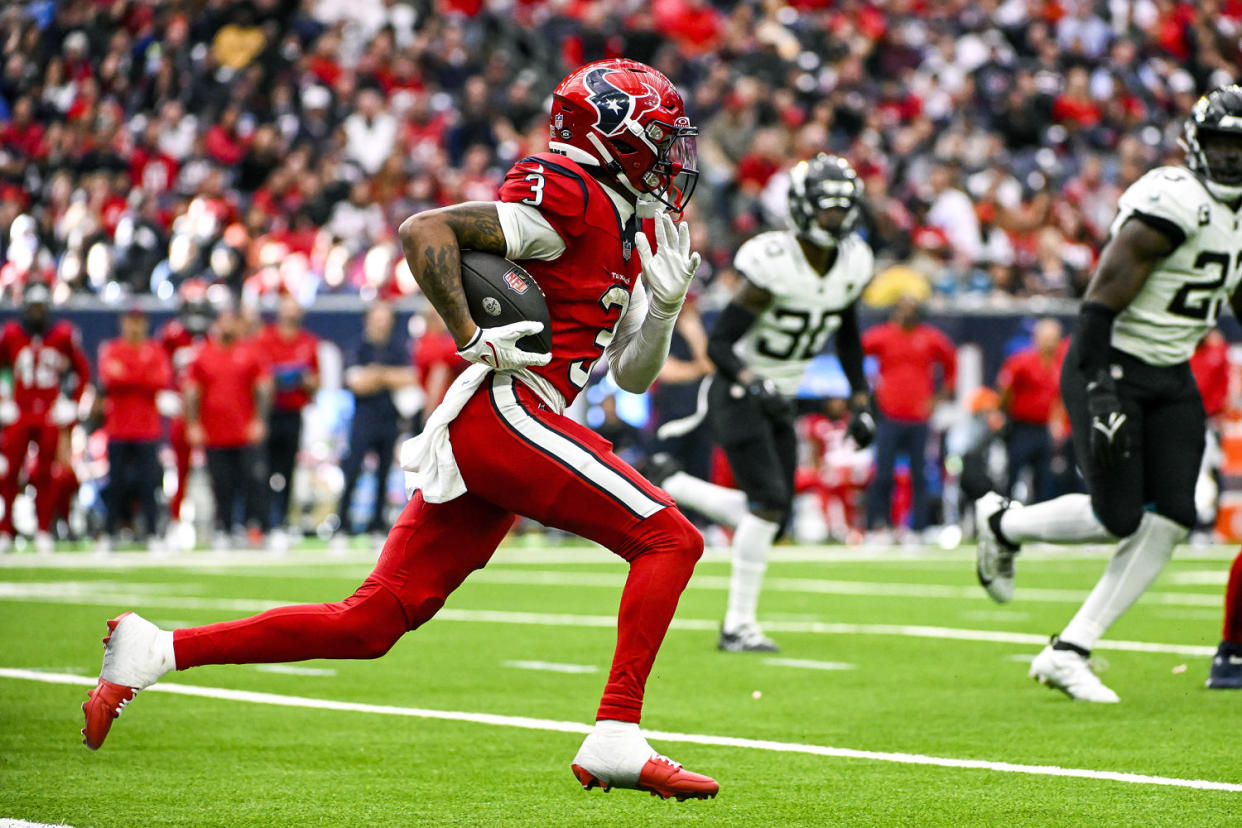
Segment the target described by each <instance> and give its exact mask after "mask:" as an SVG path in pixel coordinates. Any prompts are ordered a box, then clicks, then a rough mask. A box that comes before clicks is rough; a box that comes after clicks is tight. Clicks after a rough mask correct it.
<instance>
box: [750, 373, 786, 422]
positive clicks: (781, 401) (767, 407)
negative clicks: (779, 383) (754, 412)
mask: <svg viewBox="0 0 1242 828" xmlns="http://www.w3.org/2000/svg"><path fill="white" fill-rule="evenodd" d="M746 394H747V396H749V397H750V398H751V399H752V400H754V401H755V402H756V403H757V404H758V406H759V410H760V411H762V412H763V413H764V414H767V415H768V416H769V417H772V418H773V419H780V418H784V417H791V416H793V403H791V402H790V401H789V400H788V399H786V397H785V395H784V394H782V393H781V392H780V391H778V390H777V388H776V383H774V382H772V380H770V379H763V378H762V377H756V378H755V379H753V380H751V381H750V383H749V384H748V385H747V386H746Z"/></svg>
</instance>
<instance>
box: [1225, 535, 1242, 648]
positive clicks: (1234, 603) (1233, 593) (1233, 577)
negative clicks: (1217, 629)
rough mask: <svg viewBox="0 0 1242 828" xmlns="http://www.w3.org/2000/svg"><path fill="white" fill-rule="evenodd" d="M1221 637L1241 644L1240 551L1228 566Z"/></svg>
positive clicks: (1241, 560) (1241, 565)
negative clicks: (1231, 564)
mask: <svg viewBox="0 0 1242 828" xmlns="http://www.w3.org/2000/svg"><path fill="white" fill-rule="evenodd" d="M1221 638H1223V639H1225V640H1226V641H1228V642H1229V643H1231V644H1242V552H1239V553H1238V556H1237V557H1236V558H1234V559H1233V566H1232V567H1230V568H1229V583H1228V584H1227V585H1226V586H1225V624H1224V629H1223V630H1222V631H1221Z"/></svg>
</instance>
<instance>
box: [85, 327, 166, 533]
mask: <svg viewBox="0 0 1242 828" xmlns="http://www.w3.org/2000/svg"><path fill="white" fill-rule="evenodd" d="M171 382H172V365H171V363H170V362H169V359H168V354H167V353H166V352H165V350H164V349H163V348H162V347H161V346H160V343H158V342H155V341H153V340H151V339H149V338H148V337H147V317H146V314H145V313H144V312H143V311H142V308H140V307H138V306H137V305H135V306H134V307H132V308H130V309H129V310H128V311H126V312H125V313H124V314H122V315H121V336H120V337H119V338H117V339H110V340H108V341H107V342H105V343H103V345H101V346H100V348H99V389H100V393H101V396H102V398H103V411H104V431H105V432H106V433H107V435H108V488H107V491H106V492H105V493H104V502H105V508H106V510H107V520H106V523H105V532H106V537H107V539H108V541H109V542H111V541H115V539H116V537H117V533H118V531H119V529H120V527H121V524H122V523H124V522H132V519H133V517H134V509H133V506H134V504H135V503H137V504H138V507H139V513H141V515H142V519H143V524H142V534H143V535H145V536H146V537H147V538H148V540H149V542H150V543H152V544H154V543H156V540H155V538H156V533H157V532H158V531H159V515H158V513H157V506H156V500H155V492H156V489H157V488H159V486H160V483H161V476H162V475H161V466H160V458H159V439H160V434H161V432H162V430H163V429H162V424H161V423H160V412H159V410H158V408H157V406H156V403H155V400H156V397H157V396H158V395H159V393H160V392H161V391H163V390H165V389H167V388H168V386H169V384H170V383H171ZM135 529H137V526H136V525H135ZM135 534H138V533H137V532H135Z"/></svg>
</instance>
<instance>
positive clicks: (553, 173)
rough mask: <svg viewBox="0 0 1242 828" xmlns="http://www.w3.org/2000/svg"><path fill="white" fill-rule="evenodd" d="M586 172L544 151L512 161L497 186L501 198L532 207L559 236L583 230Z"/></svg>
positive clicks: (585, 203)
mask: <svg viewBox="0 0 1242 828" xmlns="http://www.w3.org/2000/svg"><path fill="white" fill-rule="evenodd" d="M586 179H587V174H586V173H585V172H583V171H582V170H581V168H579V167H578V166H577V165H576V164H574V163H573V162H572V161H570V160H569V159H567V158H564V157H562V156H559V155H552V154H550V153H544V154H541V155H532V156H528V157H526V158H523V159H522V160H521V161H518V162H517V163H516V164H514V165H513V166H512V167H511V168H510V169H509V172H508V173H507V174H506V175H505V180H504V183H503V184H502V185H501V186H500V200H501V201H506V202H509V203H512V204H525V205H527V206H529V207H534V208H535V209H537V210H538V211H539V212H540V213H542V214H543V216H544V218H546V219H547V220H548V222H549V223H550V224H551V225H552V227H553V229H555V230H556V231H557V232H558V233H560V234H561V235H562V236H565V235H569V236H576V235H578V234H579V233H581V232H582V230H583V228H584V226H585V223H584V217H585V216H586V214H587V204H588V202H589V201H590V197H591V190H590V187H589V185H588V183H587V180H586Z"/></svg>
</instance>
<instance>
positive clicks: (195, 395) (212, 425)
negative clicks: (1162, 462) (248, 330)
mask: <svg viewBox="0 0 1242 828" xmlns="http://www.w3.org/2000/svg"><path fill="white" fill-rule="evenodd" d="M241 326H242V321H241V318H240V317H239V316H238V314H237V310H236V309H235V308H233V307H232V306H228V305H226V306H225V307H224V308H222V309H221V310H220V315H219V317H217V319H216V324H215V327H214V328H213V329H212V335H211V336H210V337H208V339H207V341H206V342H205V343H203V346H202V347H201V348H200V349H199V351H198V354H197V355H196V356H195V358H194V361H193V362H192V363H190V369H189V372H188V376H187V379H186V387H185V420H186V437H187V438H188V439H189V441H190V445H196V446H199V445H201V446H203V447H204V448H205V449H206V450H207V451H206V453H207V472H208V474H209V475H211V489H212V493H213V494H214V495H215V499H216V530H217V531H219V532H229V531H236V530H239V529H241V528H242V521H243V520H244V515H245V514H246V504H247V503H257V502H261V501H260V498H261V497H262V490H261V488H260V487H261V482H260V480H259V476H258V474H257V471H258V469H259V467H261V466H262V465H263V464H262V462H261V458H260V456H259V452H258V450H257V448H256V447H257V446H259V445H261V444H262V442H263V440H264V438H265V437H266V436H267V417H268V413H269V410H270V407H271V400H272V382H271V378H270V377H269V376H268V373H267V368H266V367H265V366H264V364H263V362H262V361H261V360H260V359H259V358H258V356H257V355H256V354H255V352H254V349H253V348H252V347H251V345H250V344H249V343H246V342H243V341H241V339H240V336H241ZM266 518H267V516H266V515H261V516H260V518H259V520H260V521H261V522H264V523H265V522H266ZM264 528H266V527H261V526H254V527H251V541H252V542H257V541H258V540H261V536H260V535H259V533H260V532H261V531H262V529H264Z"/></svg>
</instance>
